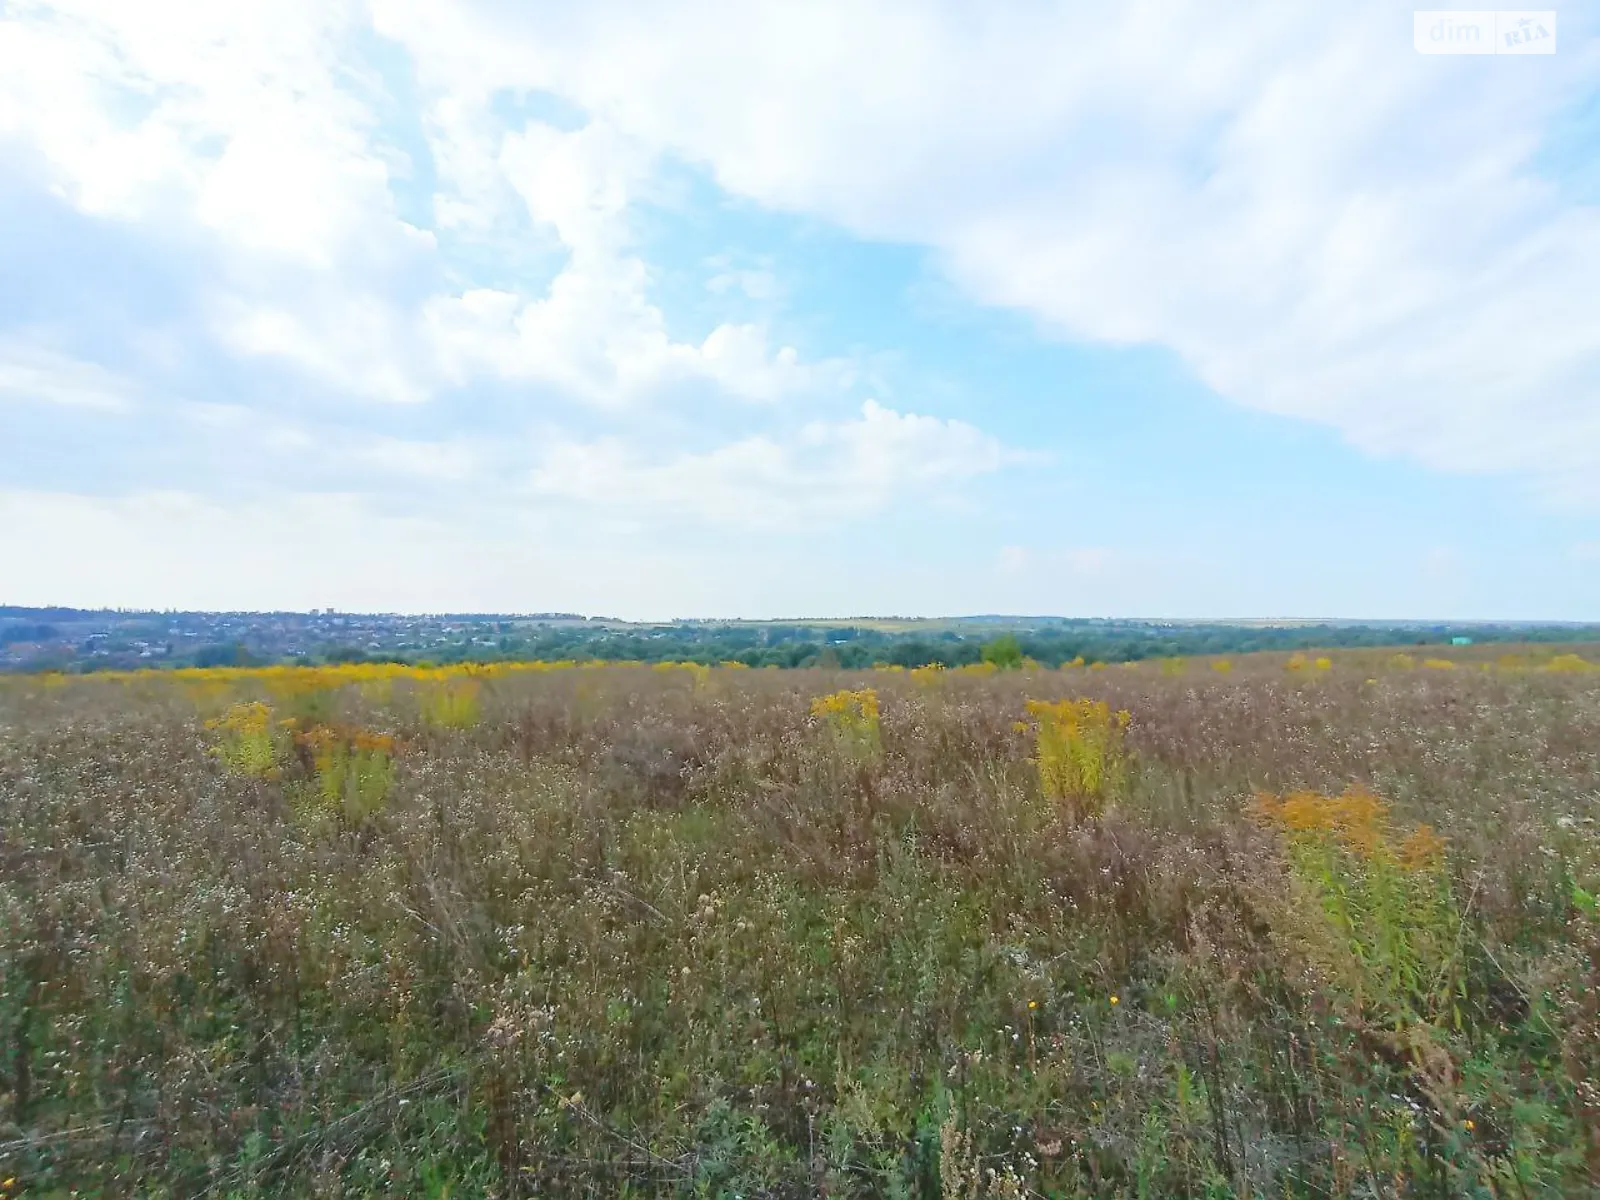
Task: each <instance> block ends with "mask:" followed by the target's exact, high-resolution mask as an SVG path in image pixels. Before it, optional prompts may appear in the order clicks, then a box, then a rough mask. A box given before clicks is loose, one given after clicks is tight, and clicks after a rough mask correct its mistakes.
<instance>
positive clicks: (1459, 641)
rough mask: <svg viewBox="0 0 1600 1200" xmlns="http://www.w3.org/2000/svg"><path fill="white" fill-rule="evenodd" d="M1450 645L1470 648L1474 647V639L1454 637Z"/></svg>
mask: <svg viewBox="0 0 1600 1200" xmlns="http://www.w3.org/2000/svg"><path fill="white" fill-rule="evenodd" d="M1450 644H1451V645H1452V646H1470V645H1472V639H1471V638H1469V637H1453V638H1451V639H1450Z"/></svg>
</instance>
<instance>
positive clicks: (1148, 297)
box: [374, 0, 1600, 505]
mask: <svg viewBox="0 0 1600 1200" xmlns="http://www.w3.org/2000/svg"><path fill="white" fill-rule="evenodd" d="M374 11H375V13H376V15H377V20H378V24H379V27H380V28H381V29H383V30H384V31H385V32H387V33H388V34H389V35H391V36H393V37H395V38H398V39H400V40H402V41H403V42H404V43H405V44H406V45H408V46H409V47H410V49H411V51H412V53H413V54H414V55H415V56H416V58H417V60H418V63H419V65H420V69H421V71H422V72H423V74H424V75H425V76H426V77H428V78H430V79H432V80H433V81H434V86H436V87H439V88H448V87H452V86H459V84H460V81H463V80H468V79H470V80H472V81H473V82H474V86H476V87H478V88H480V89H484V88H493V87H495V86H500V87H505V88H512V89H542V90H546V91H550V92H554V93H556V94H558V95H560V96H562V97H565V98H566V99H568V100H569V101H570V102H572V103H574V104H576V105H578V106H581V107H582V108H583V109H584V110H586V111H589V112H592V113H595V114H599V115H601V116H602V117H603V118H604V119H605V120H606V121H608V122H609V123H611V125H612V126H614V127H615V128H616V129H617V130H620V131H623V132H624V133H626V134H627V135H629V136H632V137H634V138H637V139H638V140H639V141H640V142H642V143H643V144H645V145H648V146H652V147H658V148H661V149H663V150H669V151H671V152H674V153H676V154H678V155H681V156H683V157H685V158H687V159H689V160H691V161H695V162H700V163H704V164H706V165H707V166H708V167H709V169H710V170H711V171H712V172H713V174H714V175H715V177H716V179H717V180H718V182H719V183H721V184H722V186H723V187H725V188H727V189H729V190H730V191H733V192H735V193H738V194H740V195H743V196H747V197H750V198H753V199H755V200H757V201H759V202H761V203H763V204H766V205H769V206H772V207H776V208H781V209H787V210H791V211H799V212H805V213H813V214H819V215H822V216H824V217H827V218H830V219H832V220H835V221H838V222H840V223H842V224H844V225H845V226H847V227H848V228H850V229H852V230H855V231H857V232H858V233H861V234H863V235H866V236H870V237H875V238H892V239H896V240H903V241H915V242H920V243H923V244H926V245H928V246H930V247H932V248H933V249H934V250H936V251H937V252H938V253H939V255H940V256H941V259H942V261H943V262H944V263H945V265H946V268H947V270H948V271H949V273H950V275H951V276H952V278H954V279H955V280H956V281H957V282H959V283H960V284H961V285H962V286H964V287H965V288H966V289H967V290H968V292H969V294H971V295H972V296H974V297H976V298H977V299H979V300H981V301H983V302H986V303H990V304H997V305H1004V306H1009V307H1013V308H1017V309H1021V310H1024V311H1027V312H1030V313H1033V314H1036V315H1037V316H1038V317H1040V318H1041V319H1042V320H1043V322H1045V323H1046V324H1047V325H1049V326H1052V327H1054V328H1055V329H1056V330H1058V331H1059V332H1060V333H1062V334H1063V335H1065V336H1069V337H1077V338H1083V339H1090V340H1095V341H1103V342H1110V343H1114V344H1134V343H1139V344H1156V345H1161V346H1165V347H1168V348H1170V349H1172V350H1174V351H1176V352H1177V353H1178V354H1179V355H1181V356H1182V358H1183V359H1184V361H1185V362H1187V363H1188V364H1189V366H1190V367H1191V369H1192V370H1193V371H1194V372H1195V373H1196V374H1197V375H1198V376H1199V377H1200V378H1202V379H1203V380H1204V381H1205V382H1207V383H1208V384H1210V385H1211V386H1212V387H1214V388H1215V389H1216V390H1217V391H1219V392H1220V393H1221V394H1223V395H1224V396H1226V397H1228V398H1230V399H1232V400H1234V401H1236V402H1238V403H1241V404H1245V405H1249V406H1251V407H1254V408H1259V409H1263V410H1267V411H1272V412H1276V413H1281V414H1285V415H1290V416H1296V417H1302V418H1307V419H1311V420H1315V421H1318V422H1322V423H1325V424H1328V425H1330V426H1332V427H1334V428H1336V429H1338V430H1340V431H1341V432H1342V433H1343V434H1344V435H1345V436H1346V437H1347V438H1348V439H1349V440H1350V441H1352V442H1354V443H1355V444H1357V445H1359V446H1361V447H1363V448H1364V449H1366V450H1368V451H1372V452H1376V453H1392V454H1404V455H1410V456H1413V457H1414V458H1416V459H1419V460H1421V461H1422V462H1425V463H1427V464H1429V465H1431V466H1434V467H1439V468H1446V469H1452V470H1460V471H1473V472H1488V471H1505V472H1512V473H1515V474H1519V475H1521V476H1523V477H1525V478H1528V479H1531V480H1533V481H1534V483H1535V486H1536V487H1537V488H1538V489H1539V490H1540V491H1541V492H1542V494H1544V495H1545V496H1546V497H1547V498H1549V499H1551V500H1552V501H1555V502H1559V503H1571V504H1581V505H1592V504H1600V483H1597V482H1596V481H1597V480H1600V291H1596V290H1595V289H1594V288H1593V287H1592V285H1591V284H1590V283H1589V282H1588V281H1589V280H1591V279H1594V278H1600V210H1597V209H1596V208H1594V207H1593V206H1592V205H1591V204H1585V203H1583V202H1582V199H1581V197H1577V196H1574V195H1573V194H1571V193H1569V192H1567V191H1566V190H1564V189H1563V186H1562V183H1561V180H1560V178H1559V172H1558V171H1557V172H1556V174H1555V175H1552V168H1550V167H1549V166H1548V165H1547V163H1546V162H1545V161H1544V160H1542V159H1541V158H1540V157H1539V155H1540V151H1541V148H1542V147H1543V145H1544V142H1545V139H1546V137H1547V135H1548V132H1549V130H1550V129H1551V127H1552V125H1553V123H1555V122H1556V121H1557V120H1558V119H1559V118H1560V116H1561V114H1563V113H1564V112H1566V111H1568V110H1570V109H1571V108H1572V107H1573V106H1574V105H1576V104H1578V103H1579V102H1581V101H1582V100H1583V98H1584V97H1585V95H1586V93H1587V92H1588V91H1589V90H1590V89H1591V88H1592V81H1593V79H1594V78H1595V77H1596V75H1597V67H1600V42H1597V41H1596V40H1595V39H1594V37H1593V33H1594V30H1593V28H1592V27H1591V25H1590V24H1586V22H1588V21H1590V18H1589V17H1588V16H1587V15H1586V14H1585V13H1584V12H1582V11H1580V10H1566V11H1563V13H1562V21H1563V28H1562V34H1561V36H1562V44H1561V53H1560V54H1558V55H1555V56H1551V57H1546V58H1538V59H1508V58H1496V57H1493V56H1490V57H1471V58H1440V57H1424V56H1420V55H1418V54H1416V53H1415V52H1414V50H1413V49H1412V46H1411V41H1410V32H1409V31H1410V27H1411V22H1410V11H1411V10H1410V9H1409V8H1408V7H1403V6H1401V5H1400V4H1399V3H1398V2H1397V0H1360V2H1357V3H1354V4H1346V5H1339V6H1335V7H1329V6H1327V5H1321V4H1310V3H1298V4H1283V3H1277V2H1273V3H1267V2H1265V0H1256V2H1251V3H1242V4H1235V5H1230V6H1227V7H1226V8H1224V9H1219V8H1218V7H1217V6H1215V5H1210V4H1202V3H1198V2H1195V0H1172V2H1170V3H1160V4H1157V3H1135V4H1128V5H1123V6H1120V7H1117V8H1115V9H1106V8H1104V7H1103V6H1089V5H1083V4H1047V5H1028V6H1022V7H1016V6H1000V7H992V8H987V9H984V10H982V11H981V12H980V11H976V10H972V9H971V8H969V7H966V6H959V5H955V4H948V3H915V4H913V3H910V2H909V0H907V2H904V3H889V4H882V5H871V6H865V7H864V6H861V5H853V4H844V3H827V2H824V3H818V4H809V5H805V6H801V7H795V6H790V5H782V4H775V3H773V4H762V3H756V4H747V3H732V2H731V0H728V2H721V0H702V2H700V3H695V4H690V5H682V4H671V5H668V4H665V3H647V4H639V3H633V2H629V3H620V2H613V3H606V2H603V0H602V2H600V3H595V4H587V5H583V6H581V7H573V6H555V5H535V6H529V5H525V4H515V5H513V4H510V3H502V2H498V0H472V2H469V3H465V4H457V3H449V4H446V3H443V2H442V0H376V3H375V6H374Z"/></svg>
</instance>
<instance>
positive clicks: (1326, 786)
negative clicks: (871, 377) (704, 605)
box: [0, 646, 1600, 1200]
mask: <svg viewBox="0 0 1600 1200" xmlns="http://www.w3.org/2000/svg"><path fill="white" fill-rule="evenodd" d="M1430 653H1431V652H1430ZM1439 654H1440V657H1439V658H1434V659H1429V658H1427V657H1426V656H1425V654H1424V652H1423V651H1422V650H1421V649H1420V648H1419V649H1417V650H1415V652H1414V653H1413V654H1401V653H1395V652H1393V651H1387V650H1372V651H1367V650H1362V651H1338V652H1331V653H1330V654H1328V655H1327V656H1319V655H1317V654H1315V653H1307V654H1303V655H1294V656H1292V657H1286V656H1285V655H1281V654H1278V655H1261V656H1250V657H1247V658H1240V659H1237V660H1234V661H1232V662H1228V661H1224V660H1210V659H1194V660H1170V661H1166V662H1150V663H1143V664H1139V665H1137V666H1130V667H1122V666H1109V667H1106V666H1086V665H1069V666H1067V667H1064V668H1062V669H1059V670H1045V669H1040V668H1036V667H1031V666H1029V665H1026V664H1024V665H1023V666H1022V667H1021V668H1019V669H1013V670H999V669H995V668H994V666H993V665H992V664H985V665H984V666H982V667H977V668H963V669H960V670H935V669H919V670H913V671H901V670H867V671H856V672H843V671H828V670H820V669H803V670H775V669H774V670H747V669H735V668H733V667H712V668H708V667H703V666H696V665H656V666H650V667H645V666H635V665H626V664H612V665H603V666H593V665H584V666H577V665H571V664H547V665H542V666H532V665H529V666H523V667H512V666H504V665H497V666H494V667H490V668H456V669H435V670H423V669H417V668H407V667H399V666H378V665H352V666H348V667H339V668H324V669H313V668H266V669H259V670H243V669H241V670H221V669H218V670H195V671H181V672H165V673H161V672H141V673H132V674H125V675H100V676H86V677H63V676H54V677H52V676H11V677H0V1197H4V1198H6V1200H10V1198H11V1197H14V1196H22V1195H28V1196H67V1195H70V1194H76V1195H80V1196H101V1195H106V1196H115V1195H153V1196H193V1195H214V1196H223V1197H231V1196H257V1195H284V1194H291V1195H316V1196H349V1197H353V1196H378V1195H407V1196H428V1197H444V1196H455V1197H466V1196H534V1195H554V1196H608V1197H609V1196H655V1195H682V1196H740V1197H757V1196H794V1197H800V1196H817V1195H825V1196H841V1197H842V1196H862V1197H866V1196H906V1197H923V1196H926V1197H940V1198H941V1200H954V1198H962V1200H977V1198H979V1197H1031V1196H1061V1197H1066V1196H1138V1197H1176V1196H1207V1197H1224V1196H1241V1197H1243V1196H1252V1197H1301V1196H1304V1197H1313V1196H1316V1197H1321V1196H1361V1197H1378V1196H1383V1197H1409V1196H1429V1197H1432V1196H1438V1197H1446V1196H1482V1197H1517V1198H1526V1197H1535V1196H1555V1195H1587V1194H1593V1193H1596V1192H1600V965H1597V963H1600V913H1597V911H1596V900H1595V894H1596V893H1597V892H1600V825H1597V820H1600V667H1596V666H1595V665H1593V664H1592V663H1590V662H1588V661H1586V659H1585V658H1584V657H1581V656H1580V654H1585V655H1588V657H1589V658H1594V657H1596V656H1595V654H1594V652H1593V650H1592V648H1591V649H1589V650H1580V654H1574V653H1571V652H1564V649H1563V648H1562V647H1558V646H1557V647H1550V646H1546V647H1539V648H1523V649H1521V650H1518V649H1517V648H1514V647H1513V648H1508V647H1495V648H1493V649H1489V648H1484V647H1466V648H1452V650H1451V651H1450V652H1449V653H1448V654H1446V653H1444V652H1442V651H1441V652H1439Z"/></svg>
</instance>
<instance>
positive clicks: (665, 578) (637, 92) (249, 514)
mask: <svg viewBox="0 0 1600 1200" xmlns="http://www.w3.org/2000/svg"><path fill="white" fill-rule="evenodd" d="M1412 13H1413V10H1412V9H1410V8H1402V7H1400V6H1399V5H1397V4H1394V3H1390V2H1388V0H1345V2H1342V3H1339V4H1332V3H1327V2H1325V0H1316V2H1314V3H1302V2H1298V0H1233V2H1231V3H1229V4H1227V5H1218V4H1215V3H1210V2H1201V0H1194V2H1189V0H1162V2H1156V0H1130V2H1128V3H1124V4H1118V5H1114V6H1113V5H1105V4H1092V5H1091V4H1087V3H1050V2H1047V0H1017V2H1016V3H1009V4H1003V5H973V4H968V3H956V2H953V0H951V2H946V0H872V2H865V3H864V2H862V0H808V2H807V3H805V4H793V3H788V2H782V3H769V2H766V0H672V2H671V3H667V2H665V0H660V2H658V0H629V2H626V3H624V2H618V0H586V2H585V3H583V4H572V3H567V2H559V3H546V2H544V0H449V2H446V0H270V2H258V0H229V2H228V3H221V4H219V3H216V2H215V0H0V603H11V604H71V605H80V606H124V607H152V608H206V609H250V610H261V609H282V608H287V609H306V608H311V607H335V608H340V609H345V610H368V611H386V612H389V611H423V612H426V611H495V612H536V611H572V612H582V613H588V614H591V615H593V614H604V615H611V616H620V617H627V618H635V619H665V618H671V617H688V616H696V617H734V616H741V617H776V616H801V615H804V616H818V617H821V616H856V615H869V614H873V615H905V616H915V615H924V616H932V615H949V614H963V613H1029V614H1045V613H1048V614H1060V615H1068V616H1139V617H1229V616H1250V617H1273V616H1300V617H1315V616H1329V617H1350V618H1362V617H1367V618H1440V619H1552V620H1585V619H1588V620H1600V283H1597V281H1600V10H1595V9H1593V8H1590V7H1577V6H1574V7H1570V8H1567V9H1562V10H1559V11H1558V14H1557V16H1558V20H1559V25H1558V28H1557V30H1556V33H1557V39H1558V40H1557V51H1556V53H1555V54H1550V55H1526V56H1518V55H1423V54H1419V53H1417V51H1416V49H1415V48H1414V46H1413V40H1412V34H1413V15H1412Z"/></svg>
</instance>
